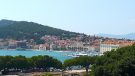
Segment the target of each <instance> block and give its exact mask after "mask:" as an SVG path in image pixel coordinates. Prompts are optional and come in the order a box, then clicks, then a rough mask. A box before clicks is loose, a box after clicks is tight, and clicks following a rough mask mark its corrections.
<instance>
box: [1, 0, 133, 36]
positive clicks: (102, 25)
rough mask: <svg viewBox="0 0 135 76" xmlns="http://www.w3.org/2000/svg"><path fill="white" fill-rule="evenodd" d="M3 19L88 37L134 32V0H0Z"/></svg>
mask: <svg viewBox="0 0 135 76" xmlns="http://www.w3.org/2000/svg"><path fill="white" fill-rule="evenodd" d="M0 19H9V20H16V21H32V22H37V23H40V24H43V25H48V26H51V27H55V28H60V29H64V30H69V31H73V32H80V33H85V34H89V35H94V34H99V33H105V34H116V35H119V34H128V33H135V0H0Z"/></svg>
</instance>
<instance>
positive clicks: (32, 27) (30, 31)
mask: <svg viewBox="0 0 135 76" xmlns="http://www.w3.org/2000/svg"><path fill="white" fill-rule="evenodd" d="M0 26H2V27H0V38H13V39H18V40H21V39H35V40H39V39H40V38H41V37H42V36H44V35H55V36H59V37H60V38H71V37H74V36H77V35H79V33H75V32H70V31H65V30H61V29H57V28H53V27H49V26H45V25H42V24H38V23H34V22H27V21H10V20H1V21H0Z"/></svg>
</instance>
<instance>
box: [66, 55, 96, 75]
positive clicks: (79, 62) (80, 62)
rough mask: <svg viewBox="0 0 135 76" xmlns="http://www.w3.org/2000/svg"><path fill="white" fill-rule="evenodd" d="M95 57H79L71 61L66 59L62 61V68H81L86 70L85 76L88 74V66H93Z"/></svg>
mask: <svg viewBox="0 0 135 76" xmlns="http://www.w3.org/2000/svg"><path fill="white" fill-rule="evenodd" d="M94 58H95V57H89V56H81V57H77V58H73V59H68V60H65V61H64V67H71V66H82V67H85V69H86V74H88V69H89V66H90V65H93V64H94V60H95V59H94Z"/></svg>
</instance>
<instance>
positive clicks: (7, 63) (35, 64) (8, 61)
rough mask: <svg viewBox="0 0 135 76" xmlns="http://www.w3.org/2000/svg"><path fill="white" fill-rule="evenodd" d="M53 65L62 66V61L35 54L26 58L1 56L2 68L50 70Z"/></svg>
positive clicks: (57, 67) (54, 66) (0, 68)
mask: <svg viewBox="0 0 135 76" xmlns="http://www.w3.org/2000/svg"><path fill="white" fill-rule="evenodd" d="M51 67H53V68H56V69H61V68H62V63H61V62H60V61H59V60H57V59H54V58H52V57H49V56H40V55H39V56H33V57H31V58H26V57H25V56H15V57H13V56H0V70H10V69H14V70H20V71H24V70H26V71H27V70H38V71H49V69H50V68H51Z"/></svg>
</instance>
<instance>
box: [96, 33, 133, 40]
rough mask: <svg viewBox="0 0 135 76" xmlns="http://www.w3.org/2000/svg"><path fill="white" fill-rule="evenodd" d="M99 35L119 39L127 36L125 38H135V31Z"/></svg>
mask: <svg viewBox="0 0 135 76" xmlns="http://www.w3.org/2000/svg"><path fill="white" fill-rule="evenodd" d="M97 36H102V37H109V38H118V39H122V38H125V39H131V40H135V33H130V34H125V35H113V34H97Z"/></svg>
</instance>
